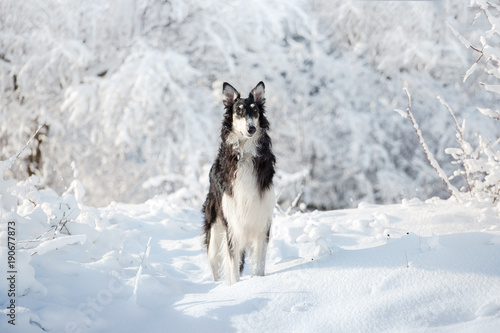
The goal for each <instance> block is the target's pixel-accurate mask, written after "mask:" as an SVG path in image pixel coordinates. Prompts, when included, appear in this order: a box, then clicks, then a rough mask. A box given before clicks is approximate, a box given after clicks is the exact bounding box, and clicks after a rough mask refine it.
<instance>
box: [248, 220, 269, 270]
mask: <svg viewBox="0 0 500 333" xmlns="http://www.w3.org/2000/svg"><path fill="white" fill-rule="evenodd" d="M270 231H271V227H269V228H268V229H267V231H266V234H265V235H263V237H260V239H259V240H257V242H256V244H255V245H254V251H253V258H252V274H253V275H258V276H264V274H265V270H266V254H267V245H268V244H269V234H270Z"/></svg>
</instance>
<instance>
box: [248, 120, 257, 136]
mask: <svg viewBox="0 0 500 333" xmlns="http://www.w3.org/2000/svg"><path fill="white" fill-rule="evenodd" d="M247 130H248V134H250V136H252V135H254V134H255V132H257V128H256V127H255V123H254V121H253V119H252V118H248V119H247Z"/></svg>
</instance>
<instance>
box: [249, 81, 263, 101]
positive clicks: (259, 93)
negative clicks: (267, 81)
mask: <svg viewBox="0 0 500 333" xmlns="http://www.w3.org/2000/svg"><path fill="white" fill-rule="evenodd" d="M265 88H266V87H265V86H264V82H262V81H260V82H259V83H258V84H257V85H256V86H255V88H253V89H252V91H251V92H250V96H252V97H253V100H254V101H255V102H256V103H257V104H264V102H265V101H266V99H265V97H264V90H265Z"/></svg>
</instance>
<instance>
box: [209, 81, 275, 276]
mask: <svg viewBox="0 0 500 333" xmlns="http://www.w3.org/2000/svg"><path fill="white" fill-rule="evenodd" d="M264 93H265V86H264V83H263V82H262V81H261V82H259V83H258V84H257V86H255V88H253V89H252V91H250V94H249V95H248V98H241V96H240V93H239V92H238V91H237V90H236V89H235V88H234V87H233V86H231V85H230V84H229V83H227V82H225V83H224V84H223V87H222V94H223V103H224V109H225V114H224V120H223V122H222V129H221V144H220V147H219V152H218V155H217V158H216V160H215V162H214V164H213V165H212V167H211V169H210V188H209V192H208V195H207V198H206V200H205V203H204V205H203V209H202V212H203V214H204V227H203V236H204V243H205V247H206V250H207V255H208V260H209V263H210V268H211V270H212V277H213V279H214V281H219V280H220V279H221V277H223V278H225V279H226V280H229V282H230V284H234V283H236V282H238V281H239V279H240V275H241V273H242V272H243V266H244V264H245V254H246V252H250V254H251V263H252V274H253V275H258V276H263V275H264V273H265V272H264V271H265V262H266V252H267V246H268V243H269V236H270V229H271V220H272V215H273V209H274V205H275V201H276V198H275V194H274V186H273V177H274V173H275V169H274V167H275V163H276V158H275V156H274V154H273V152H272V143H271V138H270V137H269V135H268V133H267V132H268V130H269V121H268V120H267V118H266V116H265V106H264V104H265V97H264Z"/></svg>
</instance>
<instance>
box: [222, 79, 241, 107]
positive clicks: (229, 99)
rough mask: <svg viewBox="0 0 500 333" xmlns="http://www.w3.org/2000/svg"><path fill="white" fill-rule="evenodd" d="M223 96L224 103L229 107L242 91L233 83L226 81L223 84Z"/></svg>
mask: <svg viewBox="0 0 500 333" xmlns="http://www.w3.org/2000/svg"><path fill="white" fill-rule="evenodd" d="M222 96H223V97H222V98H223V101H224V105H225V106H228V107H229V106H231V105H233V104H234V101H235V100H236V99H237V98H240V93H239V92H238V90H236V89H234V87H233V86H232V85H230V84H229V83H227V82H224V84H223V85H222Z"/></svg>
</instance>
